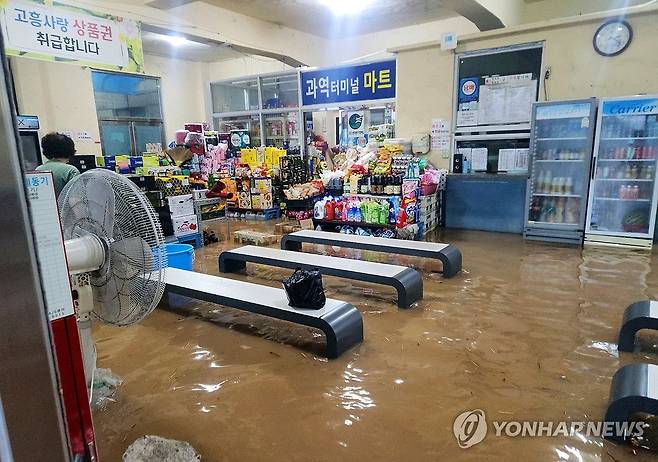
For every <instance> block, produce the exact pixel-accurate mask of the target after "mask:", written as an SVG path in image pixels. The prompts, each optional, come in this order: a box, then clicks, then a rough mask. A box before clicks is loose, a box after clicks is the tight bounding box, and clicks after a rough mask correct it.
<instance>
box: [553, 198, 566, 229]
mask: <svg viewBox="0 0 658 462" xmlns="http://www.w3.org/2000/svg"><path fill="white" fill-rule="evenodd" d="M563 222H564V197H560V198H559V199H556V201H555V223H563Z"/></svg>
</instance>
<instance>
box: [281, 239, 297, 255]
mask: <svg viewBox="0 0 658 462" xmlns="http://www.w3.org/2000/svg"><path fill="white" fill-rule="evenodd" d="M281 249H282V250H293V251H295V252H301V251H302V243H301V242H299V241H295V240H292V239H288V236H283V237H282V238H281Z"/></svg>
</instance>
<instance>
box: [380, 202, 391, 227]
mask: <svg viewBox="0 0 658 462" xmlns="http://www.w3.org/2000/svg"><path fill="white" fill-rule="evenodd" d="M388 213H389V207H388V201H387V200H383V201H381V203H380V204H379V224H380V225H387V224H388Z"/></svg>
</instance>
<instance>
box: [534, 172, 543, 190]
mask: <svg viewBox="0 0 658 462" xmlns="http://www.w3.org/2000/svg"><path fill="white" fill-rule="evenodd" d="M535 192H537V193H539V194H541V193H543V192H544V171H543V170H541V171H540V172H539V176H538V177H537V178H536V179H535Z"/></svg>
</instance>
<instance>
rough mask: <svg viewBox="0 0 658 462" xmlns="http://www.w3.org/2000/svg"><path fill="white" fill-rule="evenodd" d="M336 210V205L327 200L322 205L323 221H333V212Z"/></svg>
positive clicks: (331, 200)
mask: <svg viewBox="0 0 658 462" xmlns="http://www.w3.org/2000/svg"><path fill="white" fill-rule="evenodd" d="M335 208H336V203H335V202H334V201H333V199H327V201H326V202H325V204H324V219H325V220H329V221H333V219H334V210H335Z"/></svg>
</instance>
